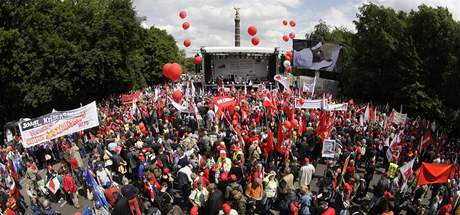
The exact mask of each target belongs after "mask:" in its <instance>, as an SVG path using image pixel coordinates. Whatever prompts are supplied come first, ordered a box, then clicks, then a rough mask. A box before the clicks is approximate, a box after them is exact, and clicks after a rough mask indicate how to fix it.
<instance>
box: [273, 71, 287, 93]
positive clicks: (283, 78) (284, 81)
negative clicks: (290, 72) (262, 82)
mask: <svg viewBox="0 0 460 215" xmlns="http://www.w3.org/2000/svg"><path fill="white" fill-rule="evenodd" d="M273 78H274V79H275V81H278V82H279V83H280V84H281V85H283V87H284V89H285V90H289V80H288V78H287V77H286V76H282V75H280V74H278V75H275V76H274V77H273Z"/></svg>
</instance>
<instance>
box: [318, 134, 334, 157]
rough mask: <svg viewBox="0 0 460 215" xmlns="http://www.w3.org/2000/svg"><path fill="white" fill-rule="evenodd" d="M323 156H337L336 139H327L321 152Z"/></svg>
mask: <svg viewBox="0 0 460 215" xmlns="http://www.w3.org/2000/svg"><path fill="white" fill-rule="evenodd" d="M321 154H322V157H323V158H334V157H335V140H329V139H325V140H324V142H323V150H322V152H321Z"/></svg>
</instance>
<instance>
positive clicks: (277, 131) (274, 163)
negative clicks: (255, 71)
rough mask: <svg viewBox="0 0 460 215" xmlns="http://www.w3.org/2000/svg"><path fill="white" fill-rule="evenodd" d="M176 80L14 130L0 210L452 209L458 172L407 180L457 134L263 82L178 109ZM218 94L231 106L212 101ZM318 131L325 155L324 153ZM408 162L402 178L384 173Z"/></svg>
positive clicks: (100, 214)
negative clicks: (59, 127)
mask: <svg viewBox="0 0 460 215" xmlns="http://www.w3.org/2000/svg"><path fill="white" fill-rule="evenodd" d="M188 86H189V87H190V85H188ZM174 87H177V86H172V85H171V84H169V85H159V86H154V87H151V88H148V89H144V90H142V91H141V92H140V99H139V100H138V101H133V102H124V101H122V99H121V98H122V96H121V95H117V96H111V97H110V98H107V99H105V100H103V101H100V102H98V114H99V121H100V125H99V126H98V127H96V128H93V129H89V130H86V131H82V132H78V133H75V134H73V135H69V136H65V137H60V138H57V139H54V140H52V141H50V142H46V143H44V144H41V145H39V146H34V147H31V148H27V149H25V148H23V147H22V145H21V139H20V135H19V134H17V135H16V137H15V139H14V141H12V142H9V143H6V144H5V145H4V146H3V150H2V156H1V165H0V179H1V180H0V184H1V186H0V187H1V189H0V208H1V211H3V214H5V215H12V214H14V215H16V214H25V211H26V210H31V211H32V214H37V215H41V214H58V213H59V212H57V211H56V210H55V209H53V208H52V207H51V202H56V203H59V204H61V205H64V204H72V205H73V206H74V207H76V208H80V207H81V211H82V212H81V213H82V214H96V215H106V214H115V215H117V214H120V215H121V214H132V215H140V214H168V215H169V214H170V215H179V214H191V215H197V214H209V215H223V214H225V215H237V214H239V215H244V214H254V213H259V214H273V213H279V214H281V215H287V214H299V215H308V214H323V215H329V214H341V215H342V214H384V215H389V214H399V213H400V212H401V211H405V213H406V214H430V215H435V214H440V215H445V214H459V213H460V209H458V208H459V207H458V201H457V197H458V196H459V186H460V183H459V178H458V174H456V173H457V172H456V171H453V174H452V176H451V177H450V180H449V182H448V183H439V184H433V185H417V174H416V171H415V170H416V169H418V168H419V167H420V166H421V164H422V162H428V163H451V164H454V165H457V155H458V152H459V149H460V142H459V140H458V139H453V138H449V137H448V136H447V135H445V134H443V133H442V132H439V131H437V130H436V128H435V126H434V125H435V124H434V123H433V122H430V121H428V120H426V119H422V118H420V117H417V118H415V117H411V118H408V119H407V120H405V121H404V122H403V123H393V122H392V121H391V120H389V116H390V115H391V110H390V108H388V107H384V106H377V105H376V106H375V108H374V109H373V113H374V114H375V115H374V116H373V117H370V118H369V117H366V116H364V115H365V114H368V111H367V110H366V109H368V108H366V107H368V104H364V103H360V104H358V103H356V102H353V100H349V101H346V103H347V104H348V106H347V109H346V110H340V111H325V110H322V109H302V108H295V107H294V106H295V104H296V103H297V102H298V101H297V100H296V99H307V98H308V97H309V96H310V94H308V93H305V92H301V91H299V90H294V89H292V90H284V89H274V90H269V89H265V88H263V87H260V88H256V89H252V90H251V89H249V90H247V89H246V88H245V89H236V88H234V87H231V88H228V89H225V88H219V89H218V90H216V91H208V90H198V91H197V92H195V90H193V91H192V93H186V96H185V97H184V98H182V99H178V100H177V99H176V101H175V102H176V103H177V104H180V105H185V103H187V104H188V106H190V107H191V108H190V111H184V110H178V109H177V108H176V107H175V106H174V105H172V103H173V102H172V100H171V99H169V98H168V97H170V96H171V95H172V93H173V91H174ZM182 90H185V89H182ZM187 90H190V89H187ZM188 92H190V91H188ZM216 96H227V97H228V98H232V99H234V102H233V103H232V105H230V106H228V107H225V108H223V109H222V108H219V106H218V105H217V104H216V103H215V100H214V98H216ZM321 98H325V99H324V100H327V102H329V103H334V102H338V100H336V99H332V98H330V97H329V96H323V95H321ZM326 98H327V99H326ZM427 134H429V135H430V136H429V138H430V139H429V141H427V138H428V136H427ZM325 139H330V140H335V143H336V147H335V149H334V150H335V151H334V153H335V155H334V157H328V158H325V157H323V155H322V146H323V142H324V140H325ZM413 159H414V160H413ZM411 161H414V162H413V163H414V164H413V166H411V168H410V169H411V170H414V171H409V174H408V175H402V173H401V171H399V170H397V171H393V170H391V171H389V169H391V166H392V165H393V166H394V165H397V166H398V167H402V166H404V164H406V163H408V162H411ZM320 166H321V168H320ZM382 169H383V172H382V171H381V170H382ZM374 178H378V180H377V182H376V184H375V185H374V186H372V184H371V182H372V181H373V179H374ZM21 181H23V183H22V184H21V183H20V182H21ZM21 189H23V190H25V191H26V192H25V193H26V195H22V194H21V192H20V190H21ZM82 198H86V199H89V200H91V202H92V204H91V205H82V204H80V200H81V199H82ZM26 201H28V202H30V203H29V204H26V203H25V202H26Z"/></svg>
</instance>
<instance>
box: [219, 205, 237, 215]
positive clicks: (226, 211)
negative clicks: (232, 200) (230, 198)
mask: <svg viewBox="0 0 460 215" xmlns="http://www.w3.org/2000/svg"><path fill="white" fill-rule="evenodd" d="M219 215H238V212H236V210H234V209H232V207H231V206H230V205H229V204H228V203H225V204H224V205H223V206H222V210H220V211H219Z"/></svg>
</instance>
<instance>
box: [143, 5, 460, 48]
mask: <svg viewBox="0 0 460 215" xmlns="http://www.w3.org/2000/svg"><path fill="white" fill-rule="evenodd" d="M369 1H370V0H320V1H318V0H134V7H135V9H136V11H137V15H138V16H145V17H146V18H147V20H146V21H145V22H144V23H143V25H144V26H145V27H149V26H156V27H158V28H160V29H165V30H166V31H168V33H170V34H172V35H173V36H174V38H175V39H176V41H177V44H178V46H179V47H180V48H182V49H184V46H183V41H184V40H185V39H190V40H191V41H192V45H191V46H190V47H189V48H187V49H186V52H187V55H192V54H194V53H196V52H197V50H198V49H199V47H200V46H233V45H234V21H233V18H234V10H233V7H234V6H236V7H239V8H241V10H240V17H241V46H252V45H251V42H250V40H251V37H250V36H249V35H248V33H247V28H248V26H250V25H254V26H256V27H257V31H258V32H257V36H258V37H259V38H260V44H259V46H260V47H281V49H283V50H285V49H287V48H289V46H291V45H292V44H291V43H290V42H283V41H282V36H283V35H284V34H289V33H290V32H294V33H295V34H296V37H297V38H303V37H304V35H305V33H307V32H311V31H312V29H313V26H314V25H315V24H317V23H318V21H319V20H320V19H322V20H324V21H326V23H327V24H328V25H330V26H343V27H346V28H348V29H350V30H354V25H353V23H352V21H353V20H354V19H355V17H356V13H357V12H358V8H359V6H360V5H362V4H363V3H365V2H369ZM372 2H374V3H376V4H382V5H385V6H391V7H393V8H395V9H399V10H404V11H410V10H411V9H414V8H416V7H417V6H418V5H420V4H427V5H430V6H443V7H447V8H448V9H449V11H450V12H451V13H452V14H453V16H454V18H455V19H456V20H460V0H372ZM181 10H184V11H186V12H187V18H186V19H185V20H182V19H180V18H179V15H178V14H179V11H181ZM283 19H287V20H295V21H296V22H297V26H296V27H295V28H292V27H290V26H284V25H282V20H283ZM184 21H188V22H189V23H190V26H191V27H190V28H189V29H188V30H186V31H185V30H183V29H182V23H183V22H184Z"/></svg>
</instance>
